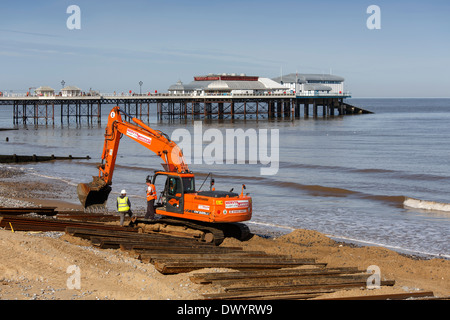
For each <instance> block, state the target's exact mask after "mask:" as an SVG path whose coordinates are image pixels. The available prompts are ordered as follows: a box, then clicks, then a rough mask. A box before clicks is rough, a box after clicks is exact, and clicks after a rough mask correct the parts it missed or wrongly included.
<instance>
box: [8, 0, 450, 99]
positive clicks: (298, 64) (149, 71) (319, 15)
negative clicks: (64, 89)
mask: <svg viewBox="0 0 450 320" xmlns="http://www.w3.org/2000/svg"><path fill="white" fill-rule="evenodd" d="M72 4H75V5H78V6H79V7H80V9H81V29H80V30H69V29H68V28H67V26H66V21H67V19H68V18H69V16H70V14H68V13H66V9H67V7H68V6H69V5H72ZM372 4H375V5H378V6H379V7H380V9H381V29H380V30H369V29H368V28H367V27H366V20H367V19H368V18H369V16H370V14H368V13H366V10H367V7H368V6H369V5H372ZM0 68H1V69H0V70H1V71H0V91H1V90H17V91H26V90H27V89H28V88H29V87H37V86H41V85H49V86H51V87H53V88H55V89H57V90H59V89H61V80H64V81H65V83H66V85H76V86H78V87H80V88H82V90H85V91H88V90H89V88H92V89H95V90H100V91H102V92H113V91H117V92H121V91H124V92H126V91H128V90H133V91H136V92H138V91H139V85H138V82H139V81H143V82H144V84H143V86H142V89H143V91H144V92H146V91H154V90H158V91H159V92H164V91H166V90H167V88H168V87H169V86H170V85H171V84H173V83H175V82H176V81H177V80H179V79H180V80H182V81H183V82H185V83H187V82H190V81H192V80H193V76H194V75H199V74H207V73H211V72H213V73H222V72H228V73H247V74H249V75H258V76H262V77H269V78H272V77H277V76H279V75H280V73H281V70H282V72H283V74H287V73H293V72H296V71H298V72H299V73H329V72H330V70H331V71H332V73H334V74H337V75H340V76H343V77H344V78H345V79H346V89H348V90H350V91H351V92H352V94H353V96H354V97H450V1H448V0H430V1H415V0H412V1H406V0H405V1H378V0H373V1H363V0H359V1H356V0H355V1H331V0H321V1H320V0H319V1H299V0H297V1H294V0H291V1H285V0H279V1H266V0H258V1H246V0H240V1H236V0H228V1H225V0H222V1H215V0H209V1H197V0H190V1H186V0H183V1H181V0H171V1H144V0H141V1H134V0H130V1H114V0H113V1H86V0H71V1H65V0H53V1H49V0H44V1H2V4H1V9H0Z"/></svg>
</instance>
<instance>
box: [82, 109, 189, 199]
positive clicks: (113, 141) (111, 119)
mask: <svg viewBox="0 0 450 320" xmlns="http://www.w3.org/2000/svg"><path fill="white" fill-rule="evenodd" d="M121 113H123V114H126V113H125V112H124V111H122V110H121V109H120V108H119V107H114V108H113V109H112V110H111V112H110V113H109V116H108V124H107V126H106V130H105V142H104V145H103V152H102V163H101V165H100V166H99V174H98V176H97V177H93V181H92V182H90V183H80V184H79V185H78V187H77V194H78V199H79V200H80V202H81V204H82V206H83V207H84V208H94V207H98V206H100V207H101V206H105V204H106V201H107V200H108V196H109V193H110V192H111V187H110V185H111V184H112V177H113V173H114V168H115V164H116V158H117V151H118V149H119V142H120V138H121V135H126V136H128V137H129V138H131V139H133V140H134V141H136V142H138V143H139V144H141V145H143V146H144V147H146V148H148V149H150V150H152V151H153V152H155V153H156V154H157V155H158V156H159V157H160V158H161V159H162V160H163V163H162V166H163V168H164V169H165V171H168V172H179V173H181V172H189V168H188V166H187V165H186V162H185V160H184V157H183V153H182V151H181V149H180V148H179V147H178V145H177V144H176V143H175V142H173V141H171V140H170V139H169V137H168V136H167V135H166V134H164V133H163V132H161V131H157V130H154V129H152V128H150V127H149V126H147V125H146V124H144V123H143V122H142V121H141V120H140V119H137V118H132V117H130V116H129V117H130V118H132V121H133V122H134V123H130V122H125V121H123V119H122V116H121Z"/></svg>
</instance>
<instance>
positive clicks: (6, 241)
mask: <svg viewBox="0 0 450 320" xmlns="http://www.w3.org/2000/svg"><path fill="white" fill-rule="evenodd" d="M23 175H24V174H23V173H21V172H18V171H15V170H11V169H6V167H4V168H2V169H1V170H0V206H3V207H12V206H22V205H24V206H27V205H33V206H35V205H42V206H55V207H57V208H58V210H72V209H79V207H80V206H79V205H78V204H74V203H68V202H66V201H65V198H64V195H65V194H67V193H68V192H71V190H72V188H73V192H75V188H74V187H73V186H68V185H67V184H64V183H63V182H56V183H55V182H54V181H48V180H46V179H42V181H39V182H36V181H32V180H30V181H27V179H24V177H23ZM17 181H20V183H17ZM222 246H241V247H243V248H244V249H246V250H261V251H265V252H267V253H272V254H285V255H291V256H292V257H296V258H297V257H298V258H314V259H316V260H317V262H323V263H327V266H329V267H358V268H359V269H361V270H366V269H367V268H368V267H369V266H372V265H376V266H378V267H379V268H380V271H381V279H388V280H395V285H394V286H392V287H382V288H381V289H373V290H367V289H364V290H363V289H352V290H345V291H339V292H335V293H331V294H327V295H324V296H322V297H321V298H327V297H353V296H361V295H378V294H391V293H405V292H418V291H432V292H433V293H434V295H435V296H436V297H446V296H449V295H450V261H449V260H446V259H438V258H434V259H426V258H419V257H413V256H407V255H403V254H400V253H397V252H395V251H392V250H388V249H385V248H382V247H374V246H356V245H352V244H347V243H339V242H336V241H334V240H332V239H330V238H329V237H327V236H325V235H323V234H321V233H319V232H316V231H314V230H300V229H299V230H295V231H293V232H291V233H289V234H286V235H280V236H275V237H274V236H271V237H267V236H265V235H264V234H259V235H254V236H252V237H251V239H249V240H248V241H243V242H241V241H238V240H236V239H228V238H227V239H225V241H224V243H223V244H222ZM0 250H1V252H2V259H0V299H18V300H96V299H100V300H111V299H116V300H117V299H121V300H141V299H142V300H147V299H151V300H154V299H156V300H168V299H169V300H194V299H202V294H204V293H215V292H217V290H218V288H215V287H213V286H208V285H199V284H194V283H192V282H191V281H190V280H189V275H190V273H183V274H177V275H162V274H160V273H159V272H158V271H157V270H155V268H154V266H153V265H152V264H147V263H143V262H141V261H140V260H138V259H136V258H135V257H134V256H133V255H131V254H130V253H128V252H126V251H120V250H113V249H97V248H94V247H92V246H91V245H90V243H89V242H88V241H85V240H81V239H79V238H73V237H71V236H69V235H66V234H64V233H60V232H45V233H43V232H17V231H16V232H11V231H10V230H1V229H0ZM73 265H76V266H78V267H79V271H80V274H81V285H80V288H79V289H77V288H75V289H74V288H69V287H70V286H68V281H69V279H70V276H71V272H70V270H71V269H70V266H73ZM68 268H69V269H68ZM204 271H205V270H199V271H193V272H204ZM209 271H211V270H209ZM216 271H221V270H216Z"/></svg>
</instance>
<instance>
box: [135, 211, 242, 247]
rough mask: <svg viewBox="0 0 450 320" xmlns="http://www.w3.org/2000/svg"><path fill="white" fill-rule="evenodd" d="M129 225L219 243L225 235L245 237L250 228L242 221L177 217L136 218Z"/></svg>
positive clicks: (143, 230) (142, 229)
mask: <svg viewBox="0 0 450 320" xmlns="http://www.w3.org/2000/svg"><path fill="white" fill-rule="evenodd" d="M130 226H131V227H137V228H140V229H141V230H140V231H142V232H161V233H166V234H171V235H173V236H178V237H183V238H191V239H196V240H197V241H199V242H205V243H213V244H214V245H216V246H218V245H220V244H221V243H222V242H223V240H224V239H225V238H226V237H234V238H237V239H239V240H244V239H246V238H247V237H248V236H249V234H250V230H249V229H248V227H247V226H246V225H245V224H243V223H202V222H195V221H191V220H184V219H177V218H167V217H164V218H160V219H157V220H148V219H137V220H136V221H134V222H131V223H130Z"/></svg>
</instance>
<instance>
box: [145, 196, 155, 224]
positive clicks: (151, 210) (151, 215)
mask: <svg viewBox="0 0 450 320" xmlns="http://www.w3.org/2000/svg"><path fill="white" fill-rule="evenodd" d="M154 205H155V199H153V200H150V201H147V213H146V214H145V217H144V218H145V219H152V220H154V219H155V207H154Z"/></svg>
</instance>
